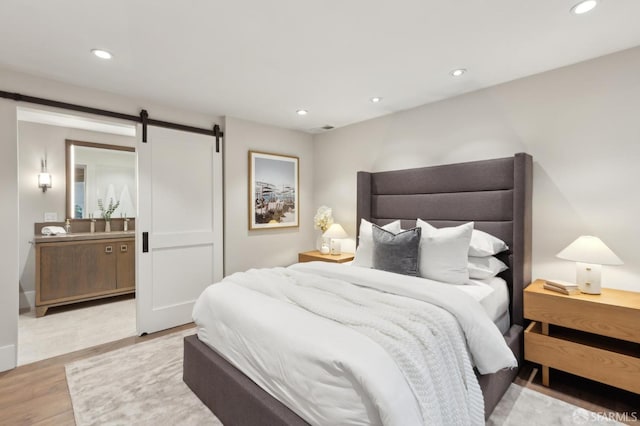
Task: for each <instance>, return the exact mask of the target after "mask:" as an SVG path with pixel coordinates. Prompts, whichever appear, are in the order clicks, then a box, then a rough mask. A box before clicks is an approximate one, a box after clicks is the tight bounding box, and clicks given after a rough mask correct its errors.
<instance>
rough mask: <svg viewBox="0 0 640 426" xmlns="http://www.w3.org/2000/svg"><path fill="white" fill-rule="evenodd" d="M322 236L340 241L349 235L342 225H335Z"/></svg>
mask: <svg viewBox="0 0 640 426" xmlns="http://www.w3.org/2000/svg"><path fill="white" fill-rule="evenodd" d="M322 236H323V237H325V238H336V239H340V238H348V237H349V234H347V233H346V232H345V230H344V228H343V227H342V226H341V225H339V224H337V223H334V224H333V225H331V226H330V227H329V229H327V231H326V232H325V233H324V234H322Z"/></svg>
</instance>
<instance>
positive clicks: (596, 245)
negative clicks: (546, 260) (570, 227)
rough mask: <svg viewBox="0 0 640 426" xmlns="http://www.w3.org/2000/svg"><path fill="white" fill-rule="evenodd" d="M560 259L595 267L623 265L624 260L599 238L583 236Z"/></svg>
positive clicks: (560, 255)
mask: <svg viewBox="0 0 640 426" xmlns="http://www.w3.org/2000/svg"><path fill="white" fill-rule="evenodd" d="M557 257H559V258H560V259H566V260H573V261H574V262H582V263H590V264H595V265H622V263H623V262H622V260H620V258H619V257H618V256H616V254H615V253H614V252H612V251H611V249H610V248H609V247H607V246H606V245H605V243H603V242H602V240H601V239H600V238H598V237H592V236H590V235H583V236H581V237H578V239H576V240H575V241H574V242H572V243H571V244H569V245H568V246H567V247H566V248H565V249H564V250H562V251H561V252H560V253H558V254H557Z"/></svg>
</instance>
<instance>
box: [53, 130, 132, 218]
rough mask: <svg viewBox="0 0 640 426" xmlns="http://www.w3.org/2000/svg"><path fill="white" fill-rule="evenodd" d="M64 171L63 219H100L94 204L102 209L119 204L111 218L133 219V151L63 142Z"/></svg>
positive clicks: (86, 143)
mask: <svg viewBox="0 0 640 426" xmlns="http://www.w3.org/2000/svg"><path fill="white" fill-rule="evenodd" d="M66 169H67V170H66V171H67V201H66V205H67V208H66V217H68V218H73V219H88V218H91V217H93V218H95V219H100V218H102V212H101V211H100V208H99V207H98V200H101V201H102V203H103V205H104V208H105V209H107V208H108V207H109V204H110V203H113V205H115V204H116V203H118V202H119V203H120V204H119V206H118V208H117V209H116V210H115V211H114V212H113V213H112V215H111V217H113V218H119V217H135V216H136V212H137V206H136V200H137V189H138V185H137V181H136V153H135V148H132V147H127V146H118V145H106V144H98V143H92V142H80V141H73V140H67V141H66Z"/></svg>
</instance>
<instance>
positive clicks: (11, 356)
mask: <svg viewBox="0 0 640 426" xmlns="http://www.w3.org/2000/svg"><path fill="white" fill-rule="evenodd" d="M16 365H17V358H16V345H7V346H2V347H0V371H7V370H11V369H14V368H16Z"/></svg>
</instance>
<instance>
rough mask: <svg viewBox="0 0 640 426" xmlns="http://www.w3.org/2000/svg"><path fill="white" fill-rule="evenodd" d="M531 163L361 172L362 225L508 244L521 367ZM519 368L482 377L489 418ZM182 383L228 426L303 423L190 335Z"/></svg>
mask: <svg viewBox="0 0 640 426" xmlns="http://www.w3.org/2000/svg"><path fill="white" fill-rule="evenodd" d="M531 195H532V158H531V156H530V155H528V154H524V153H519V154H516V155H515V156H513V157H508V158H499V159H493V160H484V161H474V162H469V163H458V164H448V165H442V166H433V167H423V168H417V169H407V170H397V171H389V172H378V173H368V172H358V205H357V220H358V222H357V223H358V224H359V223H360V220H361V219H366V220H368V221H370V222H372V223H376V224H379V225H384V224H386V223H389V222H391V221H394V220H396V219H400V220H401V221H402V226H403V228H410V227H412V226H414V225H415V220H416V218H421V219H423V220H426V221H428V222H429V223H431V224H433V225H434V226H437V227H442V226H455V225H458V224H461V223H465V222H469V221H474V222H475V228H476V229H480V230H483V231H485V232H488V233H490V234H492V235H495V236H496V237H498V238H500V239H502V240H503V241H505V242H506V243H507V244H508V245H509V247H510V250H509V251H508V252H505V253H502V254H501V255H499V257H500V258H501V259H502V260H503V261H504V262H505V263H507V264H508V265H509V269H508V270H507V271H505V272H504V273H502V274H501V276H502V277H503V278H504V279H505V281H506V282H507V284H508V286H509V291H510V296H511V303H510V314H511V328H510V329H509V330H508V331H507V332H506V333H505V334H504V338H505V340H506V342H507V344H508V345H509V347H510V348H511V350H512V351H513V353H514V354H515V355H516V357H517V359H518V363H519V365H521V364H522V362H523V326H524V320H523V313H522V298H523V290H524V288H525V287H526V286H527V285H528V284H529V282H530V281H531ZM517 374H518V371H517V370H515V369H514V370H503V371H500V372H498V373H495V374H488V375H478V380H479V382H480V386H481V388H482V391H483V394H484V400H485V417H487V418H488V417H489V415H490V414H491V412H492V411H493V409H494V408H495V406H496V404H497V403H498V402H499V401H500V399H501V398H502V396H503V395H504V393H505V391H506V390H507V388H508V387H509V384H510V383H511V382H512V381H513V379H514V378H515V376H516V375H517ZM183 378H184V381H185V383H186V384H187V385H188V386H189V387H190V388H191V389H192V390H193V392H194V393H195V394H196V395H197V396H198V397H199V398H200V399H201V400H202V401H203V402H204V403H205V404H206V405H207V406H208V407H209V408H210V409H211V410H212V411H213V412H214V413H215V415H216V416H217V417H218V418H219V419H220V421H222V423H223V424H224V425H225V426H233V425H306V424H307V423H306V422H305V421H304V420H303V419H302V418H300V417H299V416H298V415H297V414H295V413H294V412H293V411H291V410H290V409H289V408H288V407H286V406H285V405H284V404H282V403H281V402H280V401H278V400H276V399H275V398H273V397H272V396H271V395H269V394H268V393H267V392H265V391H264V390H262V388H260V387H259V386H257V385H256V384H255V383H253V382H252V381H251V380H250V379H249V378H247V376H245V375H244V374H243V373H242V372H241V371H239V370H238V369H236V368H235V367H234V366H232V365H231V364H229V363H228V362H227V361H226V360H225V359H224V358H222V357H221V356H220V355H218V354H217V353H216V352H215V351H213V350H212V349H210V348H209V347H208V346H206V345H205V344H204V343H202V342H200V341H199V340H198V338H197V336H195V335H194V336H189V337H187V338H185V342H184V372H183Z"/></svg>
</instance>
